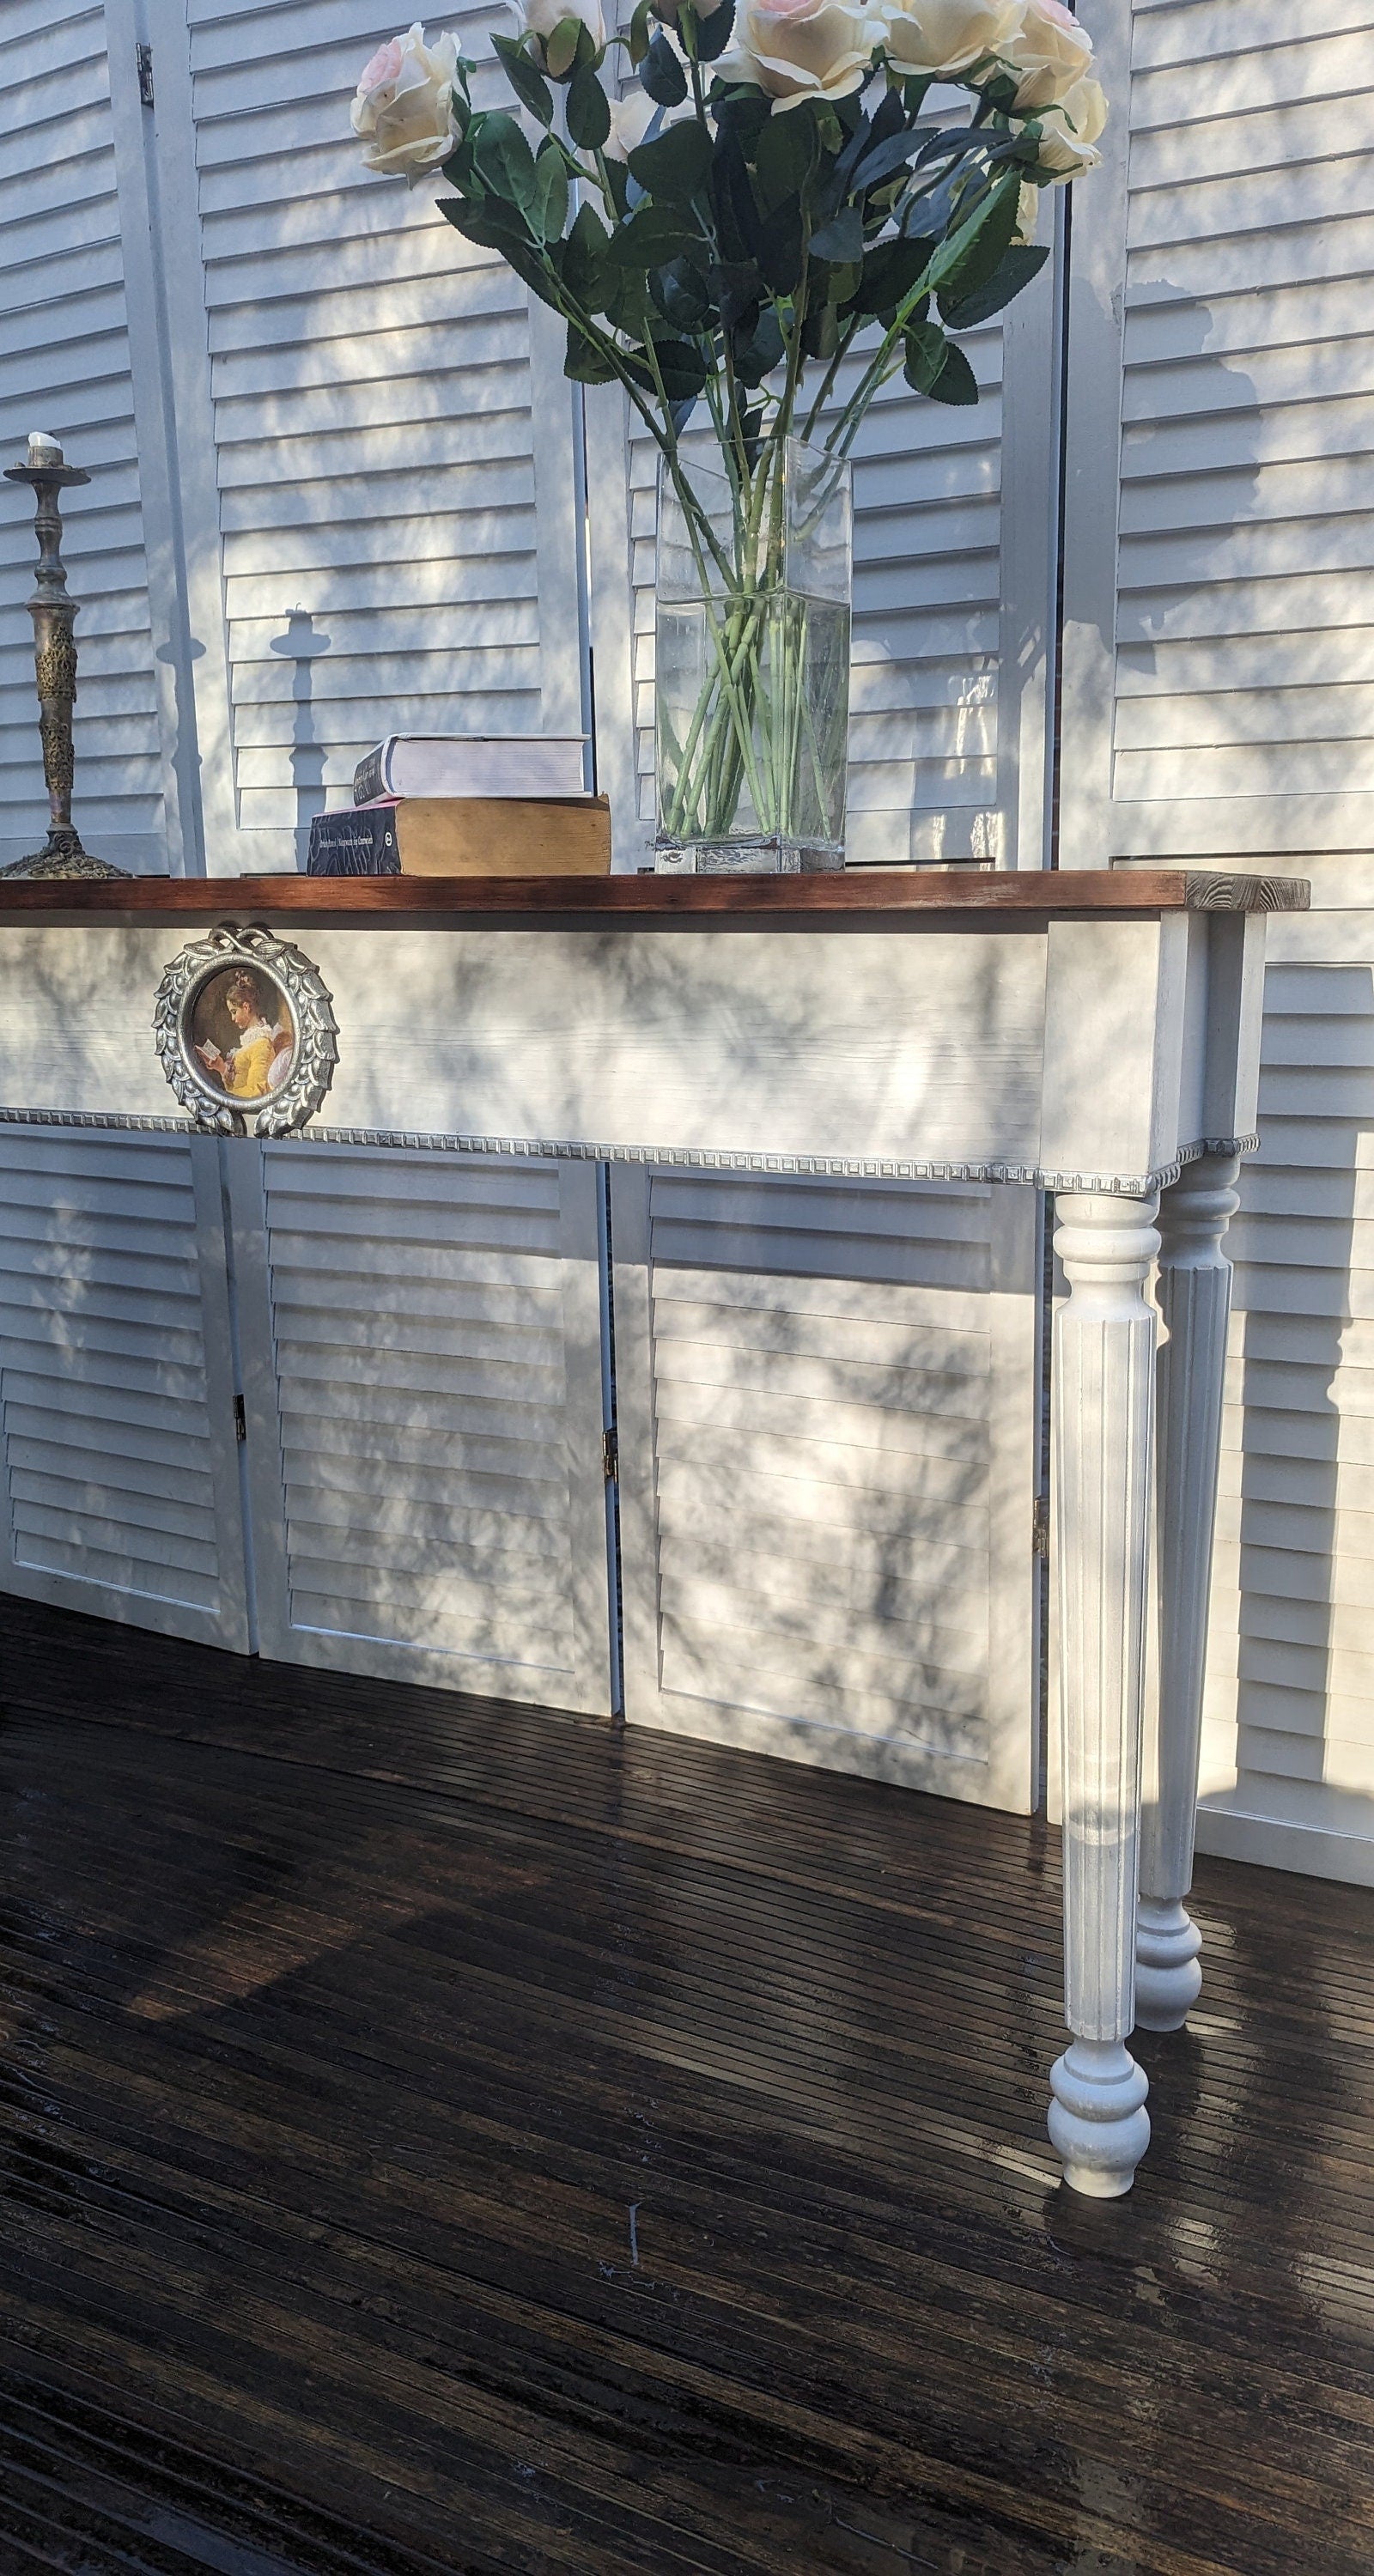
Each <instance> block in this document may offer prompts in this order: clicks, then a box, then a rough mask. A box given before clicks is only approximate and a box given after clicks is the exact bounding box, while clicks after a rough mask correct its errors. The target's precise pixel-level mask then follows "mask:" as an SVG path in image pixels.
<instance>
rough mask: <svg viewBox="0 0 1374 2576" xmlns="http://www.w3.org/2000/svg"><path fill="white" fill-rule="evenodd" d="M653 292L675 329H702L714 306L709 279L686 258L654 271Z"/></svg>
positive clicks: (650, 291)
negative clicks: (708, 288) (707, 285)
mask: <svg viewBox="0 0 1374 2576" xmlns="http://www.w3.org/2000/svg"><path fill="white" fill-rule="evenodd" d="M649 293H650V294H651V296H652V297H653V299H654V302H655V304H656V305H657V306H658V309H659V311H660V313H661V314H662V316H663V319H664V321H665V322H671V323H672V325H673V328H674V330H675V331H699V330H700V329H701V328H702V325H703V324H704V323H705V321H706V320H707V318H708V316H709V314H710V310H711V299H710V296H709V295H708V293H707V291H706V281H705V279H704V278H703V277H702V276H700V274H699V273H698V271H697V270H696V269H694V268H689V267H688V264H687V262H686V260H685V259H675V260H674V261H673V262H672V264H671V265H670V266H669V267H667V268H656V269H653V270H651V271H650V275H649Z"/></svg>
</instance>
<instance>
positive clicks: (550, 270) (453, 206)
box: [439, 197, 562, 307]
mask: <svg viewBox="0 0 1374 2576" xmlns="http://www.w3.org/2000/svg"><path fill="white" fill-rule="evenodd" d="M439 211H440V213H441V214H443V215H446V216H447V218H448V220H449V222H450V223H451V224H452V225H453V227H454V229H455V231H457V232H460V233H462V235H463V236H464V238H465V240H467V241H472V242H479V243H480V244H481V246H482V248H483V249H484V250H499V252H500V253H501V256H502V258H503V259H504V260H505V261H506V263H507V266H508V267H510V268H513V269H514V271H515V274H516V276H517V277H518V278H519V279H520V280H521V282H522V284H524V285H525V286H527V287H528V288H529V290H530V293H531V295H537V296H538V297H539V300H540V302H541V304H552V305H554V306H555V307H556V306H557V303H558V292H557V277H558V270H557V266H556V261H557V258H558V255H559V253H560V252H561V250H562V244H561V243H558V244H556V245H555V247H554V250H553V251H552V252H550V251H547V250H544V249H536V247H535V245H534V243H533V242H532V241H531V240H530V238H529V235H528V234H527V233H526V232H525V231H524V229H523V227H522V226H521V225H520V224H519V222H518V221H517V219H515V218H513V217H512V216H511V215H510V214H509V213H507V212H505V211H504V209H503V208H502V207H501V205H500V204H499V202H498V201H497V200H495V199H493V198H484V200H483V202H482V203H481V205H478V206H474V205H469V204H467V203H466V202H465V201H464V200H463V199H462V198H461V197H441V198H440V199H439Z"/></svg>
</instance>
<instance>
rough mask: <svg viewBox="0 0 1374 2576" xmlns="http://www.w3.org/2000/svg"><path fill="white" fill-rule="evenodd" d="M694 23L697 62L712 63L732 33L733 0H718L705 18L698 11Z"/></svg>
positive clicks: (783, 121)
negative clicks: (695, 26)
mask: <svg viewBox="0 0 1374 2576" xmlns="http://www.w3.org/2000/svg"><path fill="white" fill-rule="evenodd" d="M696 21H697V61H698V62H699V63H713V62H715V61H716V60H717V59H718V57H719V56H720V55H721V54H723V53H724V51H725V48H726V46H727V45H728V44H729V42H730V38H731V36H732V35H733V33H734V26H735V0H719V5H718V7H716V8H714V9H712V10H710V11H709V12H708V13H707V15H706V16H705V17H703V16H702V14H701V11H700V10H699V9H698V10H697V12H696ZM781 121H782V123H783V124H784V125H785V124H786V122H787V119H786V118H785V117H784V118H783V119H782V120H781Z"/></svg>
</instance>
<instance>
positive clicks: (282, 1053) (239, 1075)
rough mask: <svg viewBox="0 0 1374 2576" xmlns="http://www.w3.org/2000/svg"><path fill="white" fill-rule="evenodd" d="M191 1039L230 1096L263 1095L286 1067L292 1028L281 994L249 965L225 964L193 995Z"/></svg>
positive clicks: (290, 1056)
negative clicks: (222, 968) (220, 972)
mask: <svg viewBox="0 0 1374 2576" xmlns="http://www.w3.org/2000/svg"><path fill="white" fill-rule="evenodd" d="M191 1044H192V1047H193V1048H194V1051H195V1054H196V1058H197V1060H198V1062H199V1064H200V1065H201V1066H202V1067H203V1069H204V1071H205V1073H206V1074H207V1075H208V1076H209V1077H210V1079H211V1081H212V1082H214V1083H215V1084H216V1085H218V1087H219V1088H220V1089H221V1090H222V1091H223V1092H224V1093H225V1095H226V1097H227V1098H228V1099H230V1100H265V1099H266V1098H267V1095H268V1093H269V1092H272V1091H276V1090H279V1089H280V1087H281V1085H282V1083H283V1082H285V1080H286V1077H287V1075H288V1074H289V1072H290V1070H291V1065H292V1060H293V1058H294V1056H295V1052H296V1031H295V1027H294V1024H293V1022H292V1017H291V1012H290V1009H289V1006H288V1004H287V1002H286V1000H285V997H284V995H282V994H281V993H279V992H278V991H277V990H276V988H275V986H274V985H272V984H271V983H270V982H269V981H268V979H267V977H265V976H263V975H259V974H256V973H255V972H254V971H253V969H252V968H251V967H244V966H232V967H226V968H225V970H224V972H223V974H220V975H212V976H211V977H210V978H209V980H208V981H207V982H206V983H205V984H204V985H203V986H202V988H201V990H200V992H199V993H198V994H197V996H196V1000H195V1006H194V1009H193V1011H192V1014H191Z"/></svg>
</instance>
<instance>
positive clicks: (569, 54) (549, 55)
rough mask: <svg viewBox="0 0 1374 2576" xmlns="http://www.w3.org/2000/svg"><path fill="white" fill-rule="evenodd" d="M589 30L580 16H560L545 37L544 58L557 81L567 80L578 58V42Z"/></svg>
mask: <svg viewBox="0 0 1374 2576" xmlns="http://www.w3.org/2000/svg"><path fill="white" fill-rule="evenodd" d="M586 32H587V30H586V29H585V28H584V26H583V24H582V20H581V19H580V18H560V19H559V21H558V24H557V26H556V27H555V28H554V31H553V34H552V35H551V36H546V37H545V39H544V60H545V62H546V63H547V65H548V68H549V71H550V73H551V74H552V76H553V78H554V79H555V80H556V81H561V80H566V79H567V77H568V74H569V72H570V71H571V70H572V67H573V64H574V63H575V62H576V60H577V51H578V44H579V41H580V39H581V37H582V36H583V35H585V34H586Z"/></svg>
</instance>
